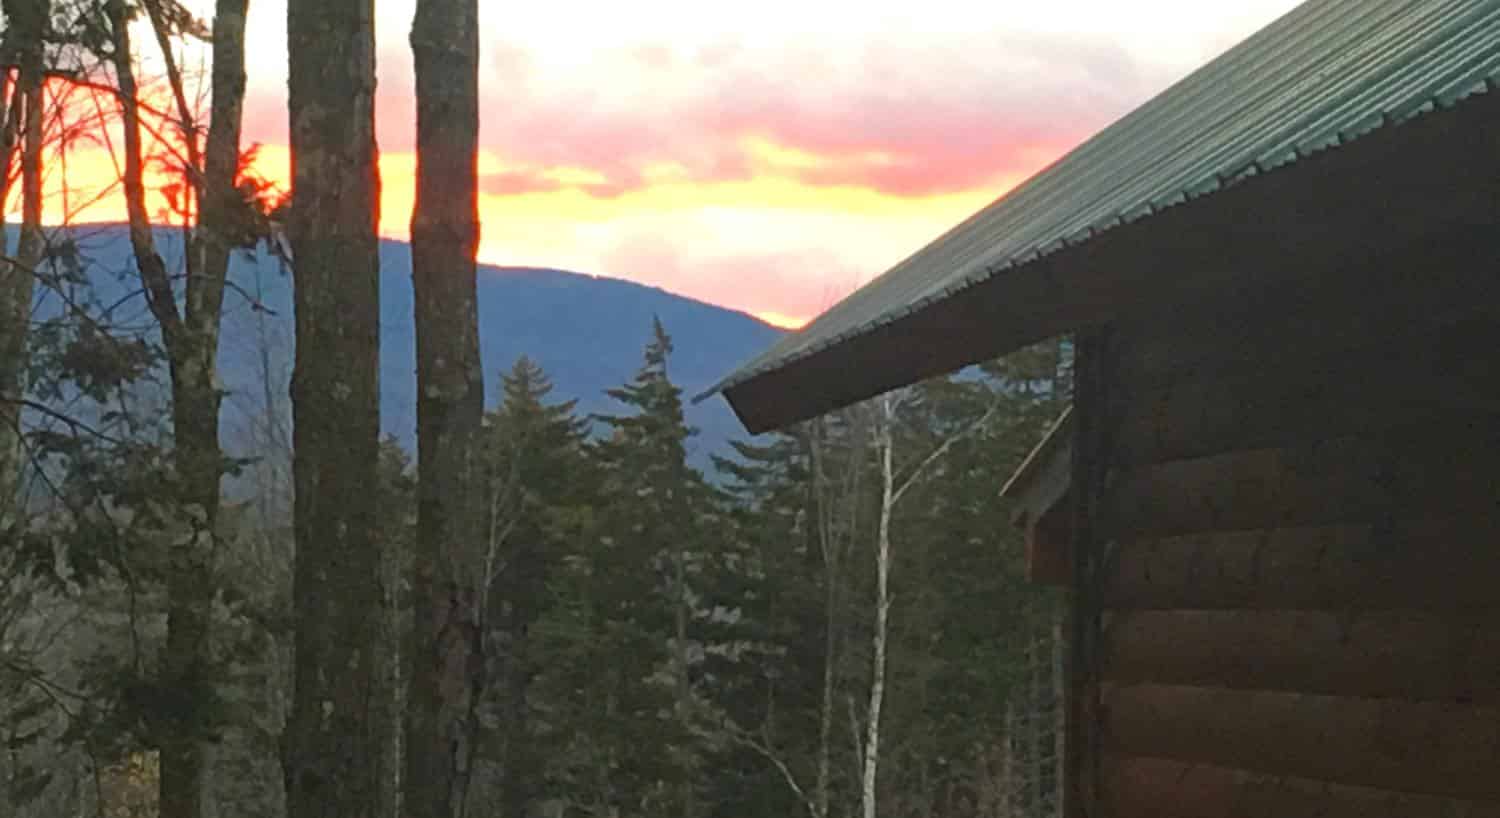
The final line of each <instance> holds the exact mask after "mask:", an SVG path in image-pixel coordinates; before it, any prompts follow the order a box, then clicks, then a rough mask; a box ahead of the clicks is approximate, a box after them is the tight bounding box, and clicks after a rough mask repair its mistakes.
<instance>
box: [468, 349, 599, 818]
mask: <svg viewBox="0 0 1500 818" xmlns="http://www.w3.org/2000/svg"><path fill="white" fill-rule="evenodd" d="M501 380H502V384H503V388H504V393H505V398H504V402H503V403H502V404H501V406H500V407H499V408H498V409H496V410H495V411H493V412H490V413H489V414H488V415H487V416H486V418H485V428H484V431H483V433H482V436H481V442H482V453H481V457H480V462H481V464H482V477H483V486H484V490H485V491H484V495H485V517H484V520H485V525H484V543H485V560H484V564H485V577H486V579H487V582H486V585H485V588H484V591H483V594H482V598H481V603H482V604H483V606H484V607H483V610H484V623H485V639H486V643H487V646H486V657H487V658H488V661H489V677H488V679H489V684H488V687H487V689H486V690H485V692H484V694H483V696H482V698H481V702H480V709H481V713H480V718H479V721H480V724H481V726H482V728H483V729H482V732H481V741H480V744H479V749H480V753H481V759H482V760H484V761H486V762H488V763H492V764H494V765H496V766H498V768H499V780H498V783H497V785H496V789H497V790H498V794H497V795H496V796H494V797H487V795H486V794H485V793H482V792H481V790H483V789H484V788H483V787H482V786H476V788H475V790H474V795H473V797H472V799H471V800H472V801H474V802H475V805H476V806H477V805H478V803H480V802H481V800H483V802H484V803H495V802H497V801H498V804H499V807H500V813H499V814H500V815H501V816H504V817H505V818H511V816H525V815H527V814H529V811H530V809H531V805H532V804H533V803H535V802H536V800H537V799H538V798H539V797H540V795H541V786H540V785H541V780H542V777H543V775H544V770H545V761H546V752H545V746H544V743H543V741H542V740H541V737H540V732H541V728H540V726H539V721H540V719H539V717H538V714H537V712H536V711H537V708H536V706H535V704H536V703H535V702H534V700H533V699H534V691H533V681H534V679H535V677H536V676H537V674H538V673H540V672H541V671H542V666H541V664H540V661H539V656H538V654H539V653H542V652H544V651H545V646H538V644H537V642H538V638H537V635H536V633H535V626H536V625H537V623H538V621H539V620H540V619H541V618H542V617H543V616H544V615H545V614H546V613H547V611H548V610H549V607H550V596H549V592H548V586H549V582H550V581H551V577H552V575H553V574H554V573H555V571H556V568H557V565H558V564H559V563H560V561H561V559H562V557H563V556H564V554H565V553H566V551H567V549H568V548H569V547H570V546H572V545H573V542H572V540H571V538H570V536H569V535H570V533H571V531H572V529H571V528H570V522H571V521H573V520H576V519H577V518H578V517H579V515H580V514H581V512H582V510H583V509H586V508H588V507H589V506H590V505H591V503H592V496H593V493H594V492H593V474H592V468H593V467H592V463H591V462H590V460H589V459H588V457H587V453H586V448H585V443H586V440H587V435H588V424H587V422H586V421H584V420H581V419H579V418H578V417H577V416H576V415H575V414H574V409H575V406H576V401H563V402H559V403H549V402H548V400H547V398H548V396H549V395H550V393H551V392H552V383H551V381H550V380H549V379H548V378H547V375H546V373H545V372H543V371H542V369H541V367H539V366H537V365H536V363H534V362H533V361H532V360H531V359H529V358H527V357H525V356H522V357H521V358H520V359H518V360H517V361H516V363H515V366H514V367H513V368H512V369H511V371H510V372H509V373H508V374H506V375H505V376H503V377H502V379H501Z"/></svg>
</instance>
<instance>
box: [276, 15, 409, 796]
mask: <svg viewBox="0 0 1500 818" xmlns="http://www.w3.org/2000/svg"><path fill="white" fill-rule="evenodd" d="M287 46H288V52H289V69H290V70H289V75H288V83H287V84H288V90H289V99H288V109H289V112H290V118H291V148H292V162H293V166H292V214H291V219H290V224H289V233H290V238H291V248H292V256H293V262H292V266H293V270H294V274H295V283H296V332H297V343H296V363H295V366H294V370H293V374H292V386H291V392H292V413H293V423H294V427H293V452H294V454H293V462H292V470H293V482H294V485H295V491H296V498H295V501H294V506H295V508H294V512H293V516H294V519H295V532H296V542H297V557H296V566H295V569H294V577H293V583H292V585H293V590H292V594H293V600H294V606H293V607H294V611H295V616H296V622H297V634H296V648H295V658H294V663H293V666H294V672H295V684H294V690H293V701H292V715H291V718H290V720H289V723H288V725H287V730H286V733H285V735H284V747H283V753H284V757H283V768H284V771H285V777H286V792H287V815H288V818H370V816H372V815H375V814H376V810H377V809H378V807H379V793H380V782H381V780H382V779H383V777H384V772H383V771H382V770H381V769H380V760H381V756H382V754H381V748H380V737H381V735H382V732H383V731H382V728H381V723H382V718H381V716H382V713H381V707H380V704H379V701H378V692H379V687H380V685H379V680H378V678H377V677H378V674H379V672H380V670H379V668H378V667H377V660H376V650H375V639H376V638H378V635H379V629H380V616H379V612H380V608H381V588H380V549H379V546H378V538H377V534H376V531H375V520H376V509H375V508H374V507H373V503H374V499H375V498H374V493H372V492H371V491H370V481H371V480H372V479H374V477H375V474H376V469H377V467H378V460H379V435H380V403H379V350H380V346H379V344H380V245H379V240H378V238H377V233H376V229H377V225H378V224H379V216H380V177H379V170H378V167H377V165H376V153H377V151H376V147H375V8H374V1H373V0H289V2H288V4H287Z"/></svg>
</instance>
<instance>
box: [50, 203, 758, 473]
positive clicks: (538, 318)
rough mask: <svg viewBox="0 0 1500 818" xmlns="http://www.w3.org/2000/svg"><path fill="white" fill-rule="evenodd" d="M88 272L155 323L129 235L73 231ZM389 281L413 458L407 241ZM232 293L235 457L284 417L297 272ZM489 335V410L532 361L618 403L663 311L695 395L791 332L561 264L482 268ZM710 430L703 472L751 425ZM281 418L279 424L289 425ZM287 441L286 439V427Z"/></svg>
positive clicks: (387, 316) (250, 262) (263, 277)
mask: <svg viewBox="0 0 1500 818" xmlns="http://www.w3.org/2000/svg"><path fill="white" fill-rule="evenodd" d="M74 235H75V236H76V237H77V245H78V248H79V257H80V258H81V259H82V260H83V262H84V276H83V278H84V279H86V280H87V282H88V285H87V286H88V289H89V290H90V291H92V294H93V296H94V298H95V299H96V300H97V301H99V302H100V303H104V304H111V305H114V313H113V318H114V319H115V321H117V322H126V323H131V322H134V323H141V324H149V317H148V316H149V314H148V313H147V311H146V306H145V303H144V299H143V298H141V297H140V296H139V294H138V292H137V291H138V289H139V282H138V281H137V280H136V277H135V275H134V269H135V267H134V261H133V257H132V256H131V254H130V249H129V241H128V237H127V235H126V233H125V230H124V229H123V227H120V226H117V225H97V226H88V227H84V228H80V229H78V230H77V231H76V232H75V234H74ZM158 241H159V245H160V249H161V252H162V255H163V256H166V257H167V260H168V265H169V267H173V266H174V262H175V261H176V260H177V259H178V258H180V254H181V241H180V239H179V238H178V236H177V234H175V233H173V232H172V231H168V230H162V231H159V233H158ZM380 258H381V275H380V294H381V344H380V355H381V372H380V376H381V423H382V427H383V429H384V431H385V433H386V434H388V435H392V436H394V437H395V438H396V439H397V440H399V441H400V442H401V443H402V444H403V445H404V446H405V447H407V448H408V450H412V449H414V445H415V427H416V403H415V395H416V351H415V334H414V331H413V326H412V286H411V253H410V248H409V247H408V246H407V245H406V244H405V243H404V242H397V241H384V242H382V243H381V248H380ZM230 279H231V288H230V291H229V292H228V293H226V295H225V322H224V336H223V342H222V344H221V347H220V369H221V378H222V381H223V385H224V387H225V388H226V390H227V397H226V400H225V406H224V416H223V420H224V438H225V443H226V445H227V446H228V447H229V448H230V449H231V450H232V451H234V450H238V451H245V452H247V453H248V450H250V449H251V448H252V444H251V443H250V441H251V440H254V439H257V438H256V430H257V429H259V428H261V427H264V426H265V425H266V421H265V419H266V418H267V417H268V414H267V412H266V405H267V401H270V403H271V405H272V406H275V407H277V414H281V415H285V413H286V411H287V410H286V408H285V407H286V404H287V400H286V395H287V383H288V379H289V377H290V374H291V361H292V344H293V335H294V333H293V315H292V277H291V275H290V273H289V271H288V270H286V269H285V268H284V267H283V265H282V264H281V263H280V261H279V260H278V259H276V258H275V257H274V256H272V255H271V254H270V253H268V252H265V251H264V250H263V251H261V252H258V253H253V254H252V253H237V254H236V256H235V259H234V262H233V266H232V268H231V271H230ZM478 295H479V333H480V344H481V349H482V354H483V360H484V367H485V386H486V398H487V403H488V405H490V406H493V405H494V404H495V403H496V401H497V400H498V399H499V396H500V383H499V381H500V375H501V374H502V373H503V372H505V371H507V370H509V369H510V367H511V365H512V364H513V363H514V362H515V360H516V358H517V357H519V356H521V355H527V356H529V357H531V358H532V359H533V360H535V361H536V362H537V363H538V364H540V365H541V366H542V367H543V368H544V369H545V370H546V372H547V373H548V375H549V376H550V377H551V378H552V381H553V384H554V387H555V388H554V391H553V398H554V399H557V400H562V399H576V400H577V401H578V406H579V410H580V412H583V413H611V412H616V411H620V409H621V407H619V406H618V405H617V404H615V403H614V401H612V400H611V399H610V398H609V397H608V396H607V395H605V394H604V391H605V390H606V389H610V388H613V387H615V386H618V385H620V384H622V383H624V382H625V381H627V380H628V379H629V378H630V377H632V376H633V375H634V373H635V372H636V370H637V369H638V368H639V367H640V365H641V353H642V350H643V348H644V346H645V344H646V342H647V341H648V339H649V338H650V333H651V319H652V317H653V316H656V317H658V318H659V319H660V320H661V322H662V324H663V326H665V327H666V330H667V332H668V333H669V334H671V336H672V340H673V344H674V347H675V353H674V355H673V356H672V359H671V364H670V373H671V376H672V378H673V380H674V381H676V382H677V384H678V385H679V386H681V387H682V388H683V390H684V392H685V393H686V394H687V395H692V394H695V393H696V392H697V391H698V390H701V389H702V388H705V387H707V386H709V385H711V384H712V382H713V381H714V380H715V379H717V378H718V377H720V376H722V375H723V374H724V373H725V372H727V371H728V370H730V369H731V368H733V367H734V366H735V365H736V364H739V363H741V362H743V361H744V360H745V359H747V358H749V357H750V356H752V355H754V354H755V353H757V352H759V351H760V350H762V349H764V348H765V347H766V346H767V345H768V344H770V343H772V342H773V341H775V339H776V338H777V337H778V336H779V335H780V334H781V330H778V329H776V328H775V327H772V326H770V325H768V324H766V323H764V322H762V321H760V320H758V319H756V318H754V317H752V316H750V315H747V314H745V313H742V312H736V311H733V310H727V309H723V308H721V307H716V306H713V305H710V304H706V303H703V302H700V301H695V300H692V299H689V298H684V297H682V296H678V295H674V294H672V293H669V292H666V291H665V290H661V289H658V288H655V287H647V286H642V285H640V284H635V283H631V282H628V281H623V280H619V279H611V278H604V277H598V276H591V275H583V274H579V273H573V272H567V271H563V270H550V269H533V268H509V267H494V266H481V268H480V271H479V279H478ZM38 297H39V302H40V303H39V315H40V316H45V315H47V314H49V313H53V314H55V312H56V310H57V304H58V303H60V301H61V299H60V297H59V296H58V295H57V294H56V293H45V292H44V293H39V294H38ZM687 415H688V422H689V423H690V424H692V425H693V426H695V427H697V428H698V429H699V430H700V432H699V434H698V436H697V437H696V438H694V440H693V441H691V442H690V446H691V449H690V451H691V452H692V459H693V461H694V463H695V464H697V465H700V466H704V465H706V464H707V459H708V458H707V456H708V454H709V453H711V452H716V451H722V450H723V448H724V447H725V445H726V443H727V441H728V440H730V439H731V438H735V437H743V435H744V431H743V429H742V428H741V427H740V426H739V423H738V421H736V420H735V418H734V416H733V414H732V412H730V410H729V409H728V407H727V405H726V404H725V403H724V402H723V401H722V400H713V401H706V402H704V403H703V404H701V405H698V406H689V407H688V408H687ZM284 424H285V421H284V420H283V421H281V422H280V424H279V425H284ZM283 433H284V432H283Z"/></svg>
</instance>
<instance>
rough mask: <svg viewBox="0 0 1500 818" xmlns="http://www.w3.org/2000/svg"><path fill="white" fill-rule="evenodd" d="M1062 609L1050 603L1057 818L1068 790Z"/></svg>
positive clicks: (1053, 766)
mask: <svg viewBox="0 0 1500 818" xmlns="http://www.w3.org/2000/svg"><path fill="white" fill-rule="evenodd" d="M1063 652H1064V641H1063V606H1062V604H1061V603H1053V613H1052V769H1053V777H1052V789H1053V793H1052V814H1053V815H1055V816H1057V818H1063V811H1062V810H1063V792H1064V791H1065V790H1066V789H1067V780H1066V779H1065V778H1064V776H1063V770H1064V764H1063V761H1064V759H1065V758H1066V756H1065V755H1064V751H1065V750H1066V744H1065V739H1066V737H1067V730H1066V726H1065V725H1064V724H1063V717H1064V716H1065V715H1066V712H1067V708H1066V707H1065V706H1064V702H1066V701H1067V686H1066V685H1067V680H1066V679H1065V677H1064V671H1065V668H1064V666H1063Z"/></svg>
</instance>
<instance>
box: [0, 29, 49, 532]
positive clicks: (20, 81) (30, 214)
mask: <svg viewBox="0 0 1500 818" xmlns="http://www.w3.org/2000/svg"><path fill="white" fill-rule="evenodd" d="M4 10H5V16H6V17H7V18H8V20H9V23H10V27H11V34H12V36H14V37H15V38H16V40H17V41H18V42H20V43H21V44H22V48H21V53H20V63H21V69H20V71H19V72H18V74H17V77H16V85H15V89H14V91H13V92H12V93H11V94H10V99H9V105H0V142H3V144H0V151H3V157H4V159H3V167H0V173H3V174H4V175H3V176H0V213H3V211H4V206H5V203H6V198H7V197H6V194H8V193H9V191H8V190H6V187H7V186H8V184H9V181H10V170H11V164H10V163H11V156H12V155H13V153H14V151H15V147H16V143H17V142H18V141H19V142H20V146H21V236H20V240H19V242H18V243H17V246H16V256H15V263H8V262H4V261H0V531H3V530H5V529H6V528H7V527H8V526H10V525H12V524H15V523H17V522H19V520H20V519H21V516H22V515H21V513H20V511H21V509H20V508H19V507H18V505H17V503H18V502H19V491H20V477H21V471H22V462H23V461H22V456H21V455H22V453H21V404H20V401H21V398H22V395H23V393H24V392H25V391H26V369H27V366H28V365H29V355H28V352H27V343H26V341H27V339H26V336H27V332H28V330H29V329H30V326H31V300H32V293H33V292H34V289H35V286H36V273H37V270H36V267H37V265H39V264H40V263H41V260H42V250H43V246H44V244H45V240H44V237H43V236H42V73H43V69H44V68H45V65H44V61H45V58H46V55H45V53H44V52H43V46H44V43H43V33H44V31H45V30H46V26H47V18H48V16H49V15H50V14H51V4H50V2H49V0H6V2H5V4H4ZM3 85H4V83H0V93H3V92H4V91H6V90H8V89H5V88H4V87H3ZM3 101H4V100H0V102H3ZM6 243H7V239H6V238H5V221H4V218H3V217H0V255H3V254H4V253H3V251H4V250H5V249H6Z"/></svg>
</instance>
